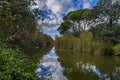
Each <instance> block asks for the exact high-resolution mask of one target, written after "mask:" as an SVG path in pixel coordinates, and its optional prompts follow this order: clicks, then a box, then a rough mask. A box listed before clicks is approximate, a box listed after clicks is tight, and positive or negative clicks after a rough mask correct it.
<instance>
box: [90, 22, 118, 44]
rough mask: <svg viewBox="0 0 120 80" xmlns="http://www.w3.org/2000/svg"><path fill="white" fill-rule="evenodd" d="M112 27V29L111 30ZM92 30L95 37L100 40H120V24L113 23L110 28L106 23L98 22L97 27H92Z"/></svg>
mask: <svg viewBox="0 0 120 80" xmlns="http://www.w3.org/2000/svg"><path fill="white" fill-rule="evenodd" d="M111 29H112V30H111ZM90 31H91V32H92V33H93V34H94V35H93V36H94V38H95V39H97V40H100V41H104V42H109V43H112V44H117V43H119V42H120V26H119V25H115V24H114V25H113V27H112V28H109V27H108V26H107V25H105V24H98V25H97V26H96V27H92V28H91V29H90Z"/></svg>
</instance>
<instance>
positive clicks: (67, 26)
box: [58, 9, 92, 35]
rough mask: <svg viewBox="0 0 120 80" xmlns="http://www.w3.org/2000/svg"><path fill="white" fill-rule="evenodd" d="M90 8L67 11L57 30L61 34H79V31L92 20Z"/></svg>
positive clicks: (85, 27)
mask: <svg viewBox="0 0 120 80" xmlns="http://www.w3.org/2000/svg"><path fill="white" fill-rule="evenodd" d="M91 13H92V10H89V9H82V10H77V11H72V12H69V13H68V14H67V15H66V16H65V17H64V22H63V23H62V24H61V25H60V27H59V28H58V30H59V31H60V33H61V34H74V35H79V34H80V32H81V31H85V30H86V29H87V28H88V27H90V23H91V22H92V19H91V18H92V17H90V16H92V15H91Z"/></svg>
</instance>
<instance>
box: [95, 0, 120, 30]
mask: <svg viewBox="0 0 120 80" xmlns="http://www.w3.org/2000/svg"><path fill="white" fill-rule="evenodd" d="M94 11H95V12H96V14H97V19H99V23H105V24H106V25H107V26H109V28H112V26H113V25H114V24H118V23H119V20H120V0H99V2H98V3H97V5H96V6H95V7H94Z"/></svg>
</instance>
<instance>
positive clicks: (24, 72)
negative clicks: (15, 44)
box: [0, 48, 38, 80]
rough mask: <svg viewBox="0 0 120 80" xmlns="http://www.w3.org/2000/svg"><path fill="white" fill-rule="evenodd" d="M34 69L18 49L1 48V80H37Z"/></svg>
mask: <svg viewBox="0 0 120 80" xmlns="http://www.w3.org/2000/svg"><path fill="white" fill-rule="evenodd" d="M34 68H35V67H34V64H33V63H32V62H31V61H29V60H28V59H27V57H26V56H25V55H23V54H21V52H20V51H19V50H18V49H17V50H12V49H5V48H0V80H37V79H38V78H37V77H36V75H35V73H34Z"/></svg>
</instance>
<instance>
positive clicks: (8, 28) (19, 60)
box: [0, 0, 53, 80]
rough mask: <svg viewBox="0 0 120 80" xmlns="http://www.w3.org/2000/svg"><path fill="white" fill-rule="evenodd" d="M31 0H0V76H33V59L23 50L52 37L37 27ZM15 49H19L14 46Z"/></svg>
mask: <svg viewBox="0 0 120 80" xmlns="http://www.w3.org/2000/svg"><path fill="white" fill-rule="evenodd" d="M34 5H36V3H35V2H34V0H0V80H37V78H36V76H35V73H34V69H35V68H34V63H32V62H31V61H29V59H28V58H27V57H25V54H23V53H27V54H29V53H33V52H32V51H34V50H39V49H41V48H43V47H45V46H47V47H49V46H51V45H52V43H53V40H52V39H51V38H50V36H47V35H45V34H43V33H42V32H40V30H39V29H37V19H38V18H40V16H41V14H40V12H39V10H38V9H35V10H31V8H30V6H34ZM18 49H19V50H18Z"/></svg>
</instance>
